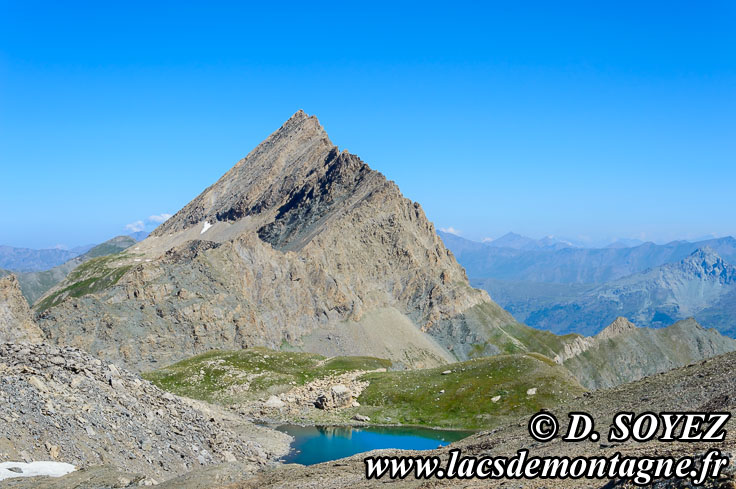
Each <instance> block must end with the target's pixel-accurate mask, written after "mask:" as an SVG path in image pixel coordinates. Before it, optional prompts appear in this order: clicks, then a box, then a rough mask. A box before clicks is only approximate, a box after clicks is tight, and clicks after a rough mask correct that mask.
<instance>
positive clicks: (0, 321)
mask: <svg viewBox="0 0 736 489" xmlns="http://www.w3.org/2000/svg"><path fill="white" fill-rule="evenodd" d="M42 336H43V333H42V332H41V330H40V329H39V327H38V326H36V324H35V323H34V322H33V319H32V316H31V311H30V309H29V308H28V303H27V302H26V300H25V299H24V298H23V295H22V294H21V291H20V285H19V284H18V279H17V278H16V277H15V275H7V276H5V277H2V278H0V343H5V342H11V341H12V342H30V343H35V342H39V341H41V338H42Z"/></svg>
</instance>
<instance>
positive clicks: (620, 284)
mask: <svg viewBox="0 0 736 489" xmlns="http://www.w3.org/2000/svg"><path fill="white" fill-rule="evenodd" d="M473 283H474V285H476V286H480V287H483V288H486V289H487V290H489V291H490V292H491V294H492V295H493V297H495V298H497V299H498V300H499V301H500V303H501V304H503V305H504V306H505V307H508V309H509V310H510V311H511V312H512V314H514V316H515V317H516V318H517V319H519V320H521V321H524V322H526V323H527V324H530V325H532V326H535V327H539V328H543V329H548V330H550V331H554V332H556V333H565V332H571V331H574V332H576V333H581V334H595V333H597V332H598V331H600V330H601V329H602V328H603V327H604V326H605V325H606V324H608V323H610V322H611V321H613V320H614V319H615V318H616V317H618V316H624V317H627V318H629V319H631V320H632V321H634V322H636V323H637V324H641V325H646V326H652V327H663V326H667V325H669V324H672V323H673V322H675V321H677V320H681V319H685V318H689V317H693V316H694V317H696V318H698V319H699V320H701V321H703V322H704V324H706V325H707V326H709V327H714V328H716V329H717V330H719V331H721V332H723V333H731V334H732V333H733V331H734V327H736V324H735V323H736V321H735V320H734V318H733V316H731V315H729V314H728V311H729V310H733V308H734V306H735V305H736V301H735V299H736V268H734V267H733V266H732V265H730V264H728V263H726V261H725V260H724V259H723V258H721V257H720V256H719V255H718V254H717V253H716V252H715V251H713V250H712V249H710V248H707V247H706V248H703V249H697V250H695V251H694V252H693V253H692V254H690V255H689V256H687V257H686V258H684V259H683V260H681V261H679V262H677V263H671V264H667V265H663V266H660V267H656V268H653V269H649V270H646V271H644V272H641V273H637V274H633V275H630V276H628V277H624V278H621V279H618V280H614V281H611V282H608V283H606V284H603V285H599V286H590V285H582V284H531V283H516V284H510V283H505V282H503V281H493V280H486V281H484V280H479V281H473Z"/></svg>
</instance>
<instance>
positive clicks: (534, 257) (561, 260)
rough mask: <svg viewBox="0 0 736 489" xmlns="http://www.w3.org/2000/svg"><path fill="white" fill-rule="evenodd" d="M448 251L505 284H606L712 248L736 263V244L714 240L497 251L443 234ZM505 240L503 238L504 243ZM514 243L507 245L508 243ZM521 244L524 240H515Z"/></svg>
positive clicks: (474, 274)
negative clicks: (504, 281)
mask: <svg viewBox="0 0 736 489" xmlns="http://www.w3.org/2000/svg"><path fill="white" fill-rule="evenodd" d="M440 236H441V237H442V239H443V241H444V242H445V244H446V245H447V247H448V248H450V250H451V251H452V252H453V253H454V254H455V257H456V258H457V260H458V262H459V263H460V264H461V265H462V266H463V267H465V270H466V272H467V273H468V276H469V277H471V278H476V279H479V278H494V279H501V280H513V281H528V282H548V283H572V284H602V283H604V282H608V281H611V280H616V279H619V278H622V277H626V276H628V275H631V274H634V273H639V272H643V271H644V270H647V269H648V268H654V267H658V266H661V265H665V264H667V263H675V262H677V261H679V260H682V259H683V258H685V257H686V256H688V255H690V254H691V253H692V252H694V251H695V250H697V249H698V248H705V247H709V248H711V249H712V250H713V251H714V252H716V253H717V254H718V255H720V256H721V257H722V258H723V259H724V260H726V261H727V262H729V263H736V239H734V238H733V237H730V236H728V237H725V238H717V239H709V240H705V241H698V242H694V243H691V242H689V241H673V242H671V243H667V244H664V245H657V244H654V243H644V244H641V245H638V246H634V247H631V248H618V247H609V248H573V247H562V248H559V249H544V248H540V247H537V248H535V249H532V248H530V245H529V244H527V245H525V246H524V247H523V248H518V247H511V246H505V247H499V246H492V243H493V241H491V242H490V243H479V242H475V241H470V240H467V239H464V238H461V237H459V236H456V235H454V234H449V233H443V232H440ZM500 239H501V238H499V240H500ZM510 241H512V240H506V242H507V243H509V242H510ZM514 242H515V243H520V242H522V240H518V239H517V240H514Z"/></svg>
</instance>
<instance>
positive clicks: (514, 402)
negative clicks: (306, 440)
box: [144, 348, 584, 429]
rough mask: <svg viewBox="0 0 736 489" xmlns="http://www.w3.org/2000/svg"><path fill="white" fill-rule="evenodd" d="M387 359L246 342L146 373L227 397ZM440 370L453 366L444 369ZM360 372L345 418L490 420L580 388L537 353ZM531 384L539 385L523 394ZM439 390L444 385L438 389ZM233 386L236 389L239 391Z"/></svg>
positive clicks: (215, 398) (452, 423) (281, 388)
mask: <svg viewBox="0 0 736 489" xmlns="http://www.w3.org/2000/svg"><path fill="white" fill-rule="evenodd" d="M389 365H390V362H388V361H387V360H380V359H376V358H370V357H335V358H332V359H329V360H326V359H325V358H324V357H322V356H321V355H315V354H311V353H292V352H276V351H273V350H269V349H267V348H249V349H247V350H243V351H238V352H218V351H215V352H210V353H206V354H203V355H199V356H196V357H193V358H190V359H188V360H184V361H182V362H179V363H177V364H174V365H172V366H170V367H166V368H164V369H162V370H158V371H156V372H152V373H149V374H145V375H144V377H145V378H147V379H148V380H150V381H152V382H153V383H155V384H156V385H158V386H159V387H161V388H162V389H165V390H168V391H171V392H174V393H176V394H179V395H183V396H188V397H194V398H197V399H202V400H206V401H210V402H217V403H220V404H228V403H232V402H236V401H237V400H245V399H258V398H266V397H267V396H268V395H270V394H275V393H280V392H285V391H286V390H288V389H289V388H290V387H291V382H296V384H297V385H302V384H304V383H306V382H309V381H311V380H314V379H317V378H321V377H324V376H327V375H329V374H334V373H342V372H346V371H350V370H373V369H377V368H381V367H387V366H389ZM445 370H452V373H451V374H448V375H443V374H442V372H443V371H445ZM255 375H258V376H255ZM362 379H363V380H367V381H369V382H370V386H369V387H368V388H367V389H366V390H365V391H363V393H362V394H361V395H360V397H359V398H358V401H359V402H360V404H361V406H360V407H359V408H347V409H346V410H345V412H344V417H343V419H342V421H343V422H347V421H349V419H350V417H351V416H352V415H354V414H356V413H360V414H363V415H368V416H370V417H371V418H372V421H373V422H375V423H379V424H396V423H401V424H412V425H424V426H437V427H445V428H467V429H475V428H489V427H493V426H496V425H498V424H499V423H501V422H502V421H503V420H504V419H508V417H515V416H523V415H525V414H528V413H531V412H535V411H537V410H538V409H540V408H542V407H545V408H551V407H553V406H555V405H556V404H558V403H559V402H562V401H564V400H566V399H568V398H570V397H572V396H576V395H579V394H581V393H582V392H583V391H584V389H583V388H582V387H581V386H580V384H578V382H577V381H576V380H575V379H574V378H573V377H572V376H571V375H570V374H569V372H567V371H566V370H565V369H564V368H562V367H560V366H559V365H557V364H555V363H554V362H552V361H550V360H549V359H548V358H546V357H544V356H542V355H539V354H536V353H531V354H516V355H499V356H495V357H489V358H482V359H475V360H470V361H467V362H461V363H455V364H452V365H449V366H443V367H437V368H432V369H423V370H409V371H389V372H377V373H369V374H366V375H364V376H363V377H362ZM234 386H235V387H237V386H242V389H243V390H241V389H237V388H236V389H233V387H234ZM534 387H536V388H537V393H536V394H535V395H527V390H528V389H530V388H534ZM441 390H444V391H445V392H444V393H442V394H441V393H440V391H441ZM233 392H238V394H237V396H233V394H232V393H233ZM495 396H501V399H500V400H499V401H498V402H495V403H494V402H492V401H491V399H492V398H493V397H495ZM315 413H317V414H320V413H321V412H317V411H316V410H315ZM325 419H330V420H333V421H334V418H325ZM314 422H317V423H318V422H319V420H318V419H315V420H314ZM325 422H327V421H325Z"/></svg>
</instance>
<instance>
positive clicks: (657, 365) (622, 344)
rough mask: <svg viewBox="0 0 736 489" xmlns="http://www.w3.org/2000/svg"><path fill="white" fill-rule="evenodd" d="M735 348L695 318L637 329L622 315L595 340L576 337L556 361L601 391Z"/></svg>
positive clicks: (732, 340)
mask: <svg viewBox="0 0 736 489" xmlns="http://www.w3.org/2000/svg"><path fill="white" fill-rule="evenodd" d="M734 350H736V340H734V339H731V338H727V337H725V336H722V335H721V334H719V333H718V332H717V331H716V330H714V329H705V328H703V327H702V326H701V325H700V324H698V323H697V321H695V320H694V319H687V320H684V321H678V322H677V323H675V324H673V325H671V326H669V327H667V328H658V329H654V328H638V327H636V325H634V324H633V323H632V322H630V321H629V320H627V319H626V318H623V317H619V318H617V319H616V320H615V321H614V322H613V323H611V324H610V325H609V326H607V327H606V328H604V329H603V330H602V331H601V332H600V333H598V334H597V335H595V336H592V337H577V338H576V339H575V340H574V341H573V342H571V343H568V344H567V345H566V346H565V349H564V350H563V351H562V352H561V353H560V354H559V355H557V356H556V357H555V361H556V362H557V363H560V364H562V365H564V366H565V367H567V368H568V369H569V370H570V371H571V372H572V373H573V374H574V375H575V376H576V377H577V378H578V380H579V381H580V383H581V384H583V385H584V386H585V387H587V388H589V389H600V388H607V387H612V386H615V385H619V384H623V383H626V382H631V381H633V380H638V379H641V378H642V377H646V376H648V375H652V374H655V373H659V372H665V371H667V370H670V369H674V368H678V367H682V366H684V365H688V364H690V363H693V362H697V361H700V360H703V359H706V358H709V357H712V356H715V355H720V354H722V353H727V352H731V351H734Z"/></svg>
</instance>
